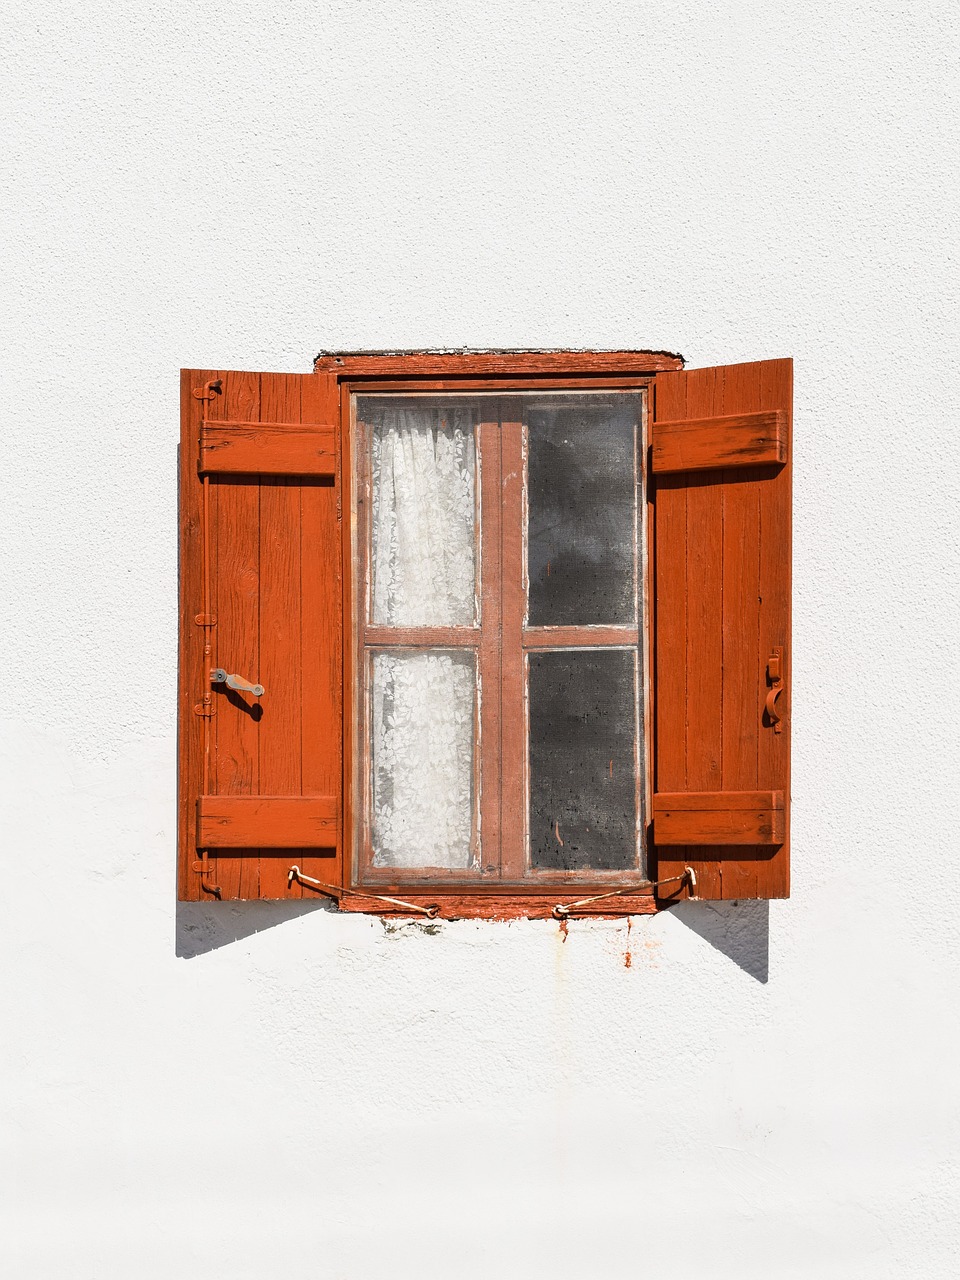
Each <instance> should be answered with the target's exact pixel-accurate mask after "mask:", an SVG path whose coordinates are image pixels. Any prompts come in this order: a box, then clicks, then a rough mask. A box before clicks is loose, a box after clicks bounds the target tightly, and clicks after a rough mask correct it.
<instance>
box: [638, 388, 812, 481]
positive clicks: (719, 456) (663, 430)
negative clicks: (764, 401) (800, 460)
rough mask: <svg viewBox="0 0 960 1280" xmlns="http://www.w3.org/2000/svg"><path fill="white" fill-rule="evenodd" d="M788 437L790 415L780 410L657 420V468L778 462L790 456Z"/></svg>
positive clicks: (692, 468) (698, 468)
mask: <svg viewBox="0 0 960 1280" xmlns="http://www.w3.org/2000/svg"><path fill="white" fill-rule="evenodd" d="M734 367H735V368H736V367H740V368H744V367H746V366H734ZM786 436H787V415H786V414H785V413H783V412H782V411H780V410H775V411H774V412H772V413H744V414H731V415H730V416H727V417H718V418H697V419H693V420H691V421H689V422H661V423H657V424H656V426H655V427H654V430H653V470H654V471H655V472H658V471H659V472H669V471H715V470H718V469H720V468H725V467H755V466H760V465H762V464H767V465H778V464H780V463H783V462H786V459H787V444H786Z"/></svg>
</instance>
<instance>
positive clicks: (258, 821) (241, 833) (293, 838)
mask: <svg viewBox="0 0 960 1280" xmlns="http://www.w3.org/2000/svg"><path fill="white" fill-rule="evenodd" d="M337 804H338V801H337V797H336V796H201V797H200V799H199V801H198V809H197V825H198V829H199V832H200V840H201V844H202V847H204V848H208V849H244V850H246V849H248V848H253V849H256V848H265V849H267V848H269V849H281V850H285V851H287V850H291V849H292V850H297V849H302V848H313V847H320V848H324V847H327V846H329V845H330V844H331V843H334V844H335V843H336V838H337ZM250 860H251V861H255V859H250ZM261 861H262V862H263V863H264V864H267V863H269V864H270V865H271V866H272V867H274V868H278V869H279V870H280V871H281V872H282V875H283V880H284V882H286V879H287V873H288V870H289V863H290V862H296V861H297V858H296V857H295V856H294V855H293V854H290V853H287V854H286V856H282V857H273V858H263V859H262V860H261ZM268 887H269V886H268ZM262 896H263V897H271V898H276V897H281V896H283V895H281V894H278V893H273V892H270V893H262Z"/></svg>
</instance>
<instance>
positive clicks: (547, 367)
mask: <svg viewBox="0 0 960 1280" xmlns="http://www.w3.org/2000/svg"><path fill="white" fill-rule="evenodd" d="M790 383H791V367H790V362H789V361H767V362H761V363H758V364H754V365H741V366H731V367H728V368H721V369H712V370H693V371H683V370H682V365H681V362H680V361H679V359H677V358H676V357H671V356H665V355H661V354H658V353H649V352H614V353H477V354H475V355H451V354H443V353H435V354H432V353H417V354H409V355H394V356H380V355H359V356H350V355H339V356H324V357H321V358H320V359H319V360H318V363H317V371H316V372H315V373H314V374H312V375H279V374H235V373H223V372H217V371H185V372H184V376H183V448H182V476H181V499H182V501H181V544H182V573H181V595H182V610H183V616H184V625H183V628H182V637H181V711H180V716H181V719H180V724H181V753H180V765H181V778H180V800H181V803H180V847H181V870H180V894H181V897H184V898H198V897H201V898H202V897H207V896H209V895H211V894H213V895H215V896H221V897H224V898H228V897H229V898H250V897H254V898H256V897H288V896H300V895H312V894H314V893H317V892H321V893H328V894H330V895H331V896H334V897H336V898H337V899H338V901H339V903H340V906H341V907H342V908H343V909H351V910H365V911H378V912H408V913H409V912H412V911H421V910H422V911H429V912H430V913H431V914H433V913H435V912H436V913H439V914H440V915H443V916H446V915H478V916H483V915H489V916H497V915H515V914H528V915H548V914H551V912H553V911H554V909H555V908H556V906H557V904H558V903H559V904H567V903H571V902H576V903H577V904H578V905H577V907H576V908H575V910H576V912H577V913H583V914H591V913H597V914H610V913H617V914H621V913H623V912H624V911H650V910H655V909H656V908H657V906H658V905H663V904H665V903H666V904H669V903H671V902H674V901H677V900H680V899H681V898H683V897H687V896H690V894H691V892H692V891H693V890H694V888H695V889H696V893H697V896H700V897H713V898H721V897H726V898H730V897H773V896H785V895H786V893H787V891H788V880H787V877H788V855H787V830H786V821H787V811H788V771H789V754H788V753H789V745H788V744H789V735H788V733H787V732H786V731H785V726H786V724H787V717H788V708H787V698H786V696H785V689H786V687H787V681H786V668H787V659H788V642H789V567H790V559H789V551H790V538H789V515H790V506H789V504H790V466H789V438H790V421H789V414H790V398H791V386H790ZM257 689H261V690H262V692H261V693H259V694H258V692H257ZM292 868H295V870H293V871H292V870H291V869H292ZM691 871H692V873H693V874H692V875H691ZM656 882H659V885H657V883H656Z"/></svg>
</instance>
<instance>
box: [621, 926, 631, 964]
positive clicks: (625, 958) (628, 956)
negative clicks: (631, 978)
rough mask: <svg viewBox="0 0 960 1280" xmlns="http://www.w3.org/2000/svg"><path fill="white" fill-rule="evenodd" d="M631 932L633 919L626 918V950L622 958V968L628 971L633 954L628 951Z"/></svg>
mask: <svg viewBox="0 0 960 1280" xmlns="http://www.w3.org/2000/svg"><path fill="white" fill-rule="evenodd" d="M632 930H633V917H632V916H627V949H626V951H625V952H624V956H623V967H624V968H625V969H630V968H632V967H633V952H632V951H631V950H630V934H631V932H632Z"/></svg>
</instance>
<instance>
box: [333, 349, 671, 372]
mask: <svg viewBox="0 0 960 1280" xmlns="http://www.w3.org/2000/svg"><path fill="white" fill-rule="evenodd" d="M314 368H315V370H316V371H317V372H318V373H320V372H324V373H336V374H338V375H339V376H340V377H341V378H343V377H350V378H356V377H365V378H391V377H401V378H414V377H421V378H423V377H426V378H442V377H444V376H450V375H451V374H454V375H455V374H462V375H465V376H469V375H471V374H472V375H474V376H477V377H482V376H483V375H484V374H495V375H496V374H549V373H556V374H566V375H568V376H569V375H570V374H573V373H578V374H584V373H612V374H617V373H638V374H639V373H658V372H660V371H661V370H667V369H682V368H683V357H682V356H678V355H673V354H672V353H671V352H669V351H471V352H458V351H411V352H376V351H371V352H346V351H344V352H339V353H337V352H322V353H321V354H320V355H319V356H317V358H316V361H315V362H314Z"/></svg>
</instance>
